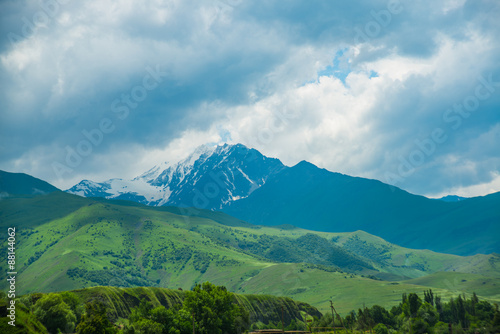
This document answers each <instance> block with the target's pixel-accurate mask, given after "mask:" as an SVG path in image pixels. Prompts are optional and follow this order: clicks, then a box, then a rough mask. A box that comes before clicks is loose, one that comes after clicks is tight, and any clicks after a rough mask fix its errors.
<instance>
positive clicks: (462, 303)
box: [0, 282, 500, 334]
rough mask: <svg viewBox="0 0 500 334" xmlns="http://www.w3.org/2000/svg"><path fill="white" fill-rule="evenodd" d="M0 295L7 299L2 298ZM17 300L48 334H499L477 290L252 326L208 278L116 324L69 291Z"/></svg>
mask: <svg viewBox="0 0 500 334" xmlns="http://www.w3.org/2000/svg"><path fill="white" fill-rule="evenodd" d="M0 297H1V298H0V300H5V296H0ZM19 303H20V304H21V305H23V307H24V308H25V309H26V310H29V313H30V314H32V315H33V316H34V317H35V318H36V320H37V321H39V322H40V323H41V324H43V326H45V328H46V330H47V332H48V333H51V334H56V333H75V332H76V333H77V334H116V333H123V334H191V333H193V332H195V333H197V334H236V333H237V334H240V333H246V332H248V331H249V330H252V329H263V328H277V329H281V328H282V327H285V329H286V330H313V329H314V328H331V327H336V328H339V327H343V328H344V330H343V331H342V332H343V333H346V332H347V333H354V332H356V331H362V332H366V331H370V332H371V333H375V334H388V333H412V334H419V333H422V334H423V333H429V334H440V333H443V334H444V333H446V334H448V333H450V329H451V330H452V332H453V333H454V334H461V333H500V311H499V308H498V305H495V304H491V303H489V302H487V301H480V300H479V298H478V296H477V295H476V294H475V293H474V294H472V296H470V297H469V298H467V297H466V296H465V295H459V296H458V297H456V298H450V299H449V301H447V302H444V301H442V300H441V298H440V297H439V296H436V295H434V293H433V291H432V290H431V289H430V290H427V291H424V295H423V296H422V298H421V297H420V296H419V295H417V294H416V293H410V294H406V293H404V294H403V295H402V298H401V302H400V303H399V304H398V305H396V306H393V307H392V308H391V309H386V308H384V307H382V306H379V305H373V306H371V307H363V308H360V309H358V311H357V312H356V311H354V310H353V311H351V312H350V313H348V314H347V315H346V316H344V317H341V316H339V315H338V314H336V312H335V315H334V314H333V311H334V309H333V304H332V312H331V314H330V313H327V314H326V315H325V316H323V317H321V318H318V317H314V319H313V321H312V322H306V321H305V320H306V319H302V320H303V321H300V320H298V319H292V320H291V322H289V323H287V324H281V323H267V324H263V323H258V324H251V323H250V320H249V313H248V311H247V310H246V309H245V308H244V307H242V306H239V305H237V304H236V303H235V299H234V295H233V294H232V293H230V292H229V291H227V289H226V288H225V287H224V286H216V285H214V284H212V283H209V282H205V283H203V284H197V285H196V286H195V287H194V288H193V289H192V290H191V291H186V292H185V298H184V301H183V303H182V304H181V305H176V306H173V307H170V308H168V309H167V308H165V307H163V306H157V307H154V306H153V304H152V303H151V302H150V301H148V300H147V299H146V298H144V299H142V300H141V302H140V304H139V305H137V306H136V307H134V308H132V310H131V312H130V314H129V316H128V319H120V326H118V325H116V324H114V323H113V322H112V321H111V319H110V317H109V314H108V310H109V307H113V306H112V305H108V304H107V303H104V302H103V300H100V299H98V298H93V299H92V300H89V301H88V302H87V303H85V304H82V303H81V301H80V299H79V297H78V296H77V295H76V294H75V293H72V292H63V293H49V294H45V295H42V294H32V295H26V296H23V297H21V298H20V299H19ZM262 311H263V312H264V311H265V310H262ZM1 312H2V307H1V305H0V313H1ZM450 327H451V328H450ZM337 333H339V331H337Z"/></svg>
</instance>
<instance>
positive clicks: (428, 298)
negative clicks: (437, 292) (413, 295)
mask: <svg viewBox="0 0 500 334" xmlns="http://www.w3.org/2000/svg"><path fill="white" fill-rule="evenodd" d="M424 302H426V303H429V304H430V305H431V306H434V294H433V293H432V289H429V291H427V290H426V291H424Z"/></svg>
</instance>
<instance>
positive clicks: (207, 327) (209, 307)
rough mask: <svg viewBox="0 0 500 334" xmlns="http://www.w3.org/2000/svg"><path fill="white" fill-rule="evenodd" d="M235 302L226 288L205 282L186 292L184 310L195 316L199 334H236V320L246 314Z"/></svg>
mask: <svg viewBox="0 0 500 334" xmlns="http://www.w3.org/2000/svg"><path fill="white" fill-rule="evenodd" d="M233 301H234V296H233V294H232V293H230V292H228V291H227V290H226V288H225V287H223V286H215V285H213V284H212V283H210V282H205V283H203V284H201V285H200V284H197V285H196V286H195V287H194V288H193V291H188V292H186V298H185V299H184V306H183V308H184V309H185V310H186V311H188V312H189V313H190V314H192V315H193V316H194V319H195V326H196V332H197V333H199V334H225V333H235V332H237V331H238V330H237V329H236V328H235V319H236V318H238V317H239V316H241V314H243V313H244V312H243V310H241V308H240V307H238V306H237V305H235V304H234V303H233Z"/></svg>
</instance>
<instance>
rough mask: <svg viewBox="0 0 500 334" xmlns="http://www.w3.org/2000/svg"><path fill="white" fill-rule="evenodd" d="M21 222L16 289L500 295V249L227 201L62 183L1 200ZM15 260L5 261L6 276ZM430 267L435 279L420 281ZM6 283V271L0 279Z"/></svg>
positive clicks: (0, 213) (350, 300)
mask: <svg viewBox="0 0 500 334" xmlns="http://www.w3.org/2000/svg"><path fill="white" fill-rule="evenodd" d="M61 203H64V205H61ZM12 226H15V227H16V231H17V234H16V249H17V252H16V270H17V272H18V275H17V279H18V281H20V282H23V284H22V285H19V286H17V290H18V291H17V292H18V293H19V294H26V293H32V292H52V291H62V290H74V289H80V288H85V287H92V286H117V287H134V286H153V287H163V288H173V289H177V288H179V287H181V288H183V289H190V288H191V287H192V286H193V285H194V284H195V283H199V282H204V281H210V282H213V283H214V284H217V285H224V286H226V287H227V288H228V290H230V291H232V292H237V293H260V294H262V293H264V294H269V295H275V296H288V297H293V298H294V299H296V300H301V301H304V302H308V303H310V304H312V305H313V306H315V307H317V308H318V309H320V310H321V311H328V310H329V298H330V297H329V295H327V294H325V291H332V286H334V287H336V288H335V299H336V300H338V305H336V307H337V309H338V310H339V312H348V311H350V310H352V309H357V308H359V307H360V305H362V304H363V302H365V303H366V304H367V306H370V305H373V304H381V305H384V306H392V305H394V304H397V303H398V302H399V300H400V296H401V293H402V292H405V291H407V292H419V293H422V292H423V290H425V289H428V287H432V289H433V290H434V291H435V293H439V294H440V295H441V296H442V297H443V298H448V297H450V296H456V295H457V294H458V293H462V292H464V293H472V292H473V291H475V292H476V293H477V294H478V295H479V296H480V297H481V298H486V299H489V300H497V301H498V289H497V286H498V284H500V256H499V255H495V254H492V255H480V254H479V255H474V256H467V257H463V256H456V255H449V254H440V253H435V252H431V251H427V250H415V249H408V248H403V247H400V246H397V245H394V244H391V243H389V242H387V241H385V240H383V239H381V238H379V237H376V236H374V235H371V234H369V233H366V232H362V231H355V232H346V233H325V232H315V231H310V230H304V229H300V228H296V227H293V226H290V225H284V226H274V227H266V226H255V225H251V224H249V223H246V222H244V221H241V220H239V219H236V218H234V217H231V216H229V215H227V214H224V213H222V212H213V211H210V210H201V209H199V210H196V211H195V210H189V212H188V213H186V212H185V210H184V209H183V208H178V207H150V206H146V205H142V204H138V203H134V202H127V201H116V200H113V201H111V200H106V199H102V198H83V197H79V196H75V195H72V194H68V193H64V192H53V193H50V194H48V195H44V196H36V197H25V196H10V197H8V198H5V199H3V200H2V201H0V228H1V229H4V230H6V229H7V227H12ZM6 266H7V263H6V262H4V263H1V262H0V272H1V273H3V275H5V274H6V273H7V271H8V270H7V267H6ZM440 272H446V273H447V274H448V275H447V276H446V277H447V281H445V282H443V280H440V279H439V278H440V277H442V276H439V273H440ZM433 275H436V276H433ZM423 277H429V278H428V279H426V280H421V281H418V280H416V279H418V278H423ZM413 280H416V281H413ZM463 280H466V282H463ZM408 282H410V283H408ZM7 283H8V282H7V280H6V279H5V277H4V276H0V288H7V287H6V284H7ZM417 283H418V284H417ZM420 283H421V284H422V285H419V284H420ZM368 292H369V293H368ZM495 298H496V299H495Z"/></svg>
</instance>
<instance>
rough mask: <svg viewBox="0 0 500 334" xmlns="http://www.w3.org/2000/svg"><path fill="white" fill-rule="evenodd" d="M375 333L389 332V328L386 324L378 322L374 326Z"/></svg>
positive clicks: (384, 333) (385, 333) (383, 333)
mask: <svg viewBox="0 0 500 334" xmlns="http://www.w3.org/2000/svg"><path fill="white" fill-rule="evenodd" d="M373 331H374V332H375V334H389V330H388V329H387V327H386V326H385V325H384V324H378V325H377V326H375V327H374V328H373Z"/></svg>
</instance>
